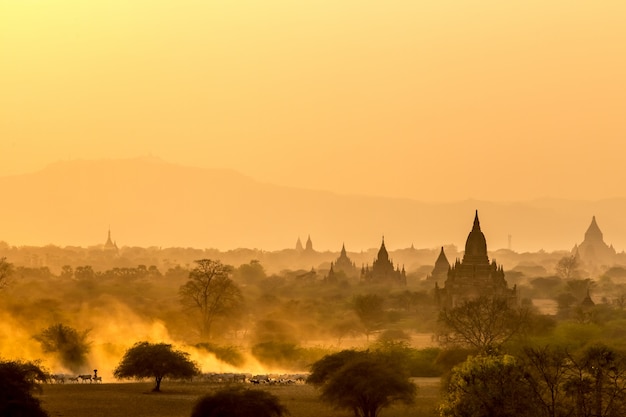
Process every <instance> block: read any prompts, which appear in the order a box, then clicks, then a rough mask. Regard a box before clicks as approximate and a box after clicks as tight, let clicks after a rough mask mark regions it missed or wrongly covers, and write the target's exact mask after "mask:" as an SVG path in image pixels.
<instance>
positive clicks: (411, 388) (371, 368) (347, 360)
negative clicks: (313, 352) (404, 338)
mask: <svg viewBox="0 0 626 417" xmlns="http://www.w3.org/2000/svg"><path fill="white" fill-rule="evenodd" d="M307 382H309V383H311V384H313V385H315V386H317V387H319V388H320V389H321V392H322V395H321V397H322V399H323V400H325V401H327V402H329V403H330V404H333V405H334V406H335V407H337V408H341V409H347V410H352V411H353V412H354V415H355V417H376V416H378V414H379V412H380V411H381V410H382V409H383V408H385V407H388V406H389V405H391V404H392V403H395V402H404V403H407V404H408V403H411V402H412V401H413V400H414V398H415V394H416V391H417V387H416V386H415V384H413V383H412V382H411V381H410V380H409V375H408V373H407V372H406V368H405V367H404V366H403V363H402V362H401V361H397V360H395V358H394V357H393V356H388V355H385V354H383V353H374V352H368V351H366V352H359V351H354V350H347V351H342V352H339V353H336V354H332V355H327V356H325V357H324V358H322V359H320V360H319V361H317V362H316V363H314V364H313V365H312V367H311V375H310V376H309V378H308V380H307Z"/></svg>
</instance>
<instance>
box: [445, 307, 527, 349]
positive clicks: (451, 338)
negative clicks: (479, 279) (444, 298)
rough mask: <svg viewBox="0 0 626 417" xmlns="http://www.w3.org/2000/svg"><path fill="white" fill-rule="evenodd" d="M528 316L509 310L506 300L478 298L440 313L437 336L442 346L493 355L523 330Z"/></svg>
mask: <svg viewBox="0 0 626 417" xmlns="http://www.w3.org/2000/svg"><path fill="white" fill-rule="evenodd" d="M529 314H530V311H529V309H528V308H525V307H520V308H513V307H510V306H509V304H508V300H506V299H503V298H497V297H479V298H477V299H474V300H466V301H464V302H463V303H461V304H460V305H459V306H457V307H453V308H450V309H444V310H442V311H441V312H440V314H439V324H440V334H441V336H442V338H443V342H444V343H451V344H457V345H461V346H468V347H472V348H474V349H477V350H478V351H479V352H483V353H487V352H493V351H495V350H497V349H498V348H499V347H500V346H501V345H502V344H503V343H505V342H506V341H508V340H509V339H511V338H512V337H513V336H514V335H516V334H519V333H520V332H522V331H523V330H524V329H525V327H526V325H527V324H528V317H529Z"/></svg>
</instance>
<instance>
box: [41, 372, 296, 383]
mask: <svg viewBox="0 0 626 417" xmlns="http://www.w3.org/2000/svg"><path fill="white" fill-rule="evenodd" d="M306 379H307V375H306V374H263V375H252V374H242V373H214V372H211V373H206V374H202V376H200V377H199V378H197V379H196V381H202V382H207V383H212V384H229V383H247V384H254V385H257V384H270V385H274V384H285V385H290V384H304V383H305V382H306ZM40 382H45V383H54V384H65V382H69V383H102V377H101V376H98V375H97V373H96V374H95V375H91V374H83V375H75V376H69V375H66V374H51V375H50V376H49V378H48V380H45V381H40Z"/></svg>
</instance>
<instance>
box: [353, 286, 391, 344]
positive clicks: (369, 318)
mask: <svg viewBox="0 0 626 417" xmlns="http://www.w3.org/2000/svg"><path fill="white" fill-rule="evenodd" d="M384 301H385V300H384V299H383V298H382V297H381V296H380V295H378V294H365V295H357V296H355V297H354V299H353V308H354V311H355V313H356V314H357V316H359V320H361V324H363V328H364V329H365V337H366V338H367V340H368V341H369V339H370V334H372V332H374V331H375V330H378V329H379V328H380V326H381V325H382V323H383V321H384V320H383V314H384V311H383V303H384Z"/></svg>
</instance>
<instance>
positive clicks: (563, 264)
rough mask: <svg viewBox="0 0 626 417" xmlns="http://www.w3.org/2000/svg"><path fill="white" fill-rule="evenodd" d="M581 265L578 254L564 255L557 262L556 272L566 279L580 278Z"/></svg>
mask: <svg viewBox="0 0 626 417" xmlns="http://www.w3.org/2000/svg"><path fill="white" fill-rule="evenodd" d="M579 267H580V265H579V262H578V256H576V255H570V256H564V257H562V258H561V259H559V261H558V262H557V264H556V274H557V275H558V276H559V277H561V278H563V279H566V280H567V279H571V278H578V275H579V272H580V271H579Z"/></svg>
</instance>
